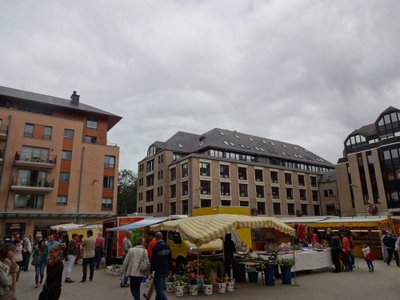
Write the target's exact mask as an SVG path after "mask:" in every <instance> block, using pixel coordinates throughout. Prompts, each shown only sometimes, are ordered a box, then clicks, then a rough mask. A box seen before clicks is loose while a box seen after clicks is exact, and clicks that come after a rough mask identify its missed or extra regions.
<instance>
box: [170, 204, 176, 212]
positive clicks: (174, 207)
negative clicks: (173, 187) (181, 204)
mask: <svg viewBox="0 0 400 300" xmlns="http://www.w3.org/2000/svg"><path fill="white" fill-rule="evenodd" d="M169 206H170V214H171V215H176V202H173V203H170V205H169Z"/></svg>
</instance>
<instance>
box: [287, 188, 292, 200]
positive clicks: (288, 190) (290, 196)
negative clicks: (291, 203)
mask: <svg viewBox="0 0 400 300" xmlns="http://www.w3.org/2000/svg"><path fill="white" fill-rule="evenodd" d="M286 199H288V200H292V199H293V189H286Z"/></svg>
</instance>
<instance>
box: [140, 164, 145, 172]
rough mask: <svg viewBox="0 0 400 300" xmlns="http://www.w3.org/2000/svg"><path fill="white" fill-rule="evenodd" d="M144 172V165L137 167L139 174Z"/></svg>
mask: <svg viewBox="0 0 400 300" xmlns="http://www.w3.org/2000/svg"><path fill="white" fill-rule="evenodd" d="M143 171H144V164H140V165H139V172H143Z"/></svg>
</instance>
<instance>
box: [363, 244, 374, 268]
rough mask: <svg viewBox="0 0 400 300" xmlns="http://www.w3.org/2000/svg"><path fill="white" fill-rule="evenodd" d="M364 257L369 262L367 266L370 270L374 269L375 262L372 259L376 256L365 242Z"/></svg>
mask: <svg viewBox="0 0 400 300" xmlns="http://www.w3.org/2000/svg"><path fill="white" fill-rule="evenodd" d="M361 250H362V253H363V256H364V259H365V261H366V262H367V266H368V269H369V271H370V272H373V271H374V264H373V263H372V261H373V260H374V256H373V255H372V252H371V249H370V248H369V246H368V244H367V243H365V244H364V245H363V248H362V249H361Z"/></svg>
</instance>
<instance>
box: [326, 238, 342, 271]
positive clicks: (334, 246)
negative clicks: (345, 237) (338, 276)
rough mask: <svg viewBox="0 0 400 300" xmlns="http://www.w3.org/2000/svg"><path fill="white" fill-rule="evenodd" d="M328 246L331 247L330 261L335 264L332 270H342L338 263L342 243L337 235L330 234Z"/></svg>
mask: <svg viewBox="0 0 400 300" xmlns="http://www.w3.org/2000/svg"><path fill="white" fill-rule="evenodd" d="M329 246H330V247H331V255H332V261H333V264H334V265H335V270H334V271H333V272H334V273H339V272H341V271H342V267H341V265H340V253H341V252H342V245H341V242H340V238H339V236H337V235H332V236H331V243H330V245H329Z"/></svg>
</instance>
